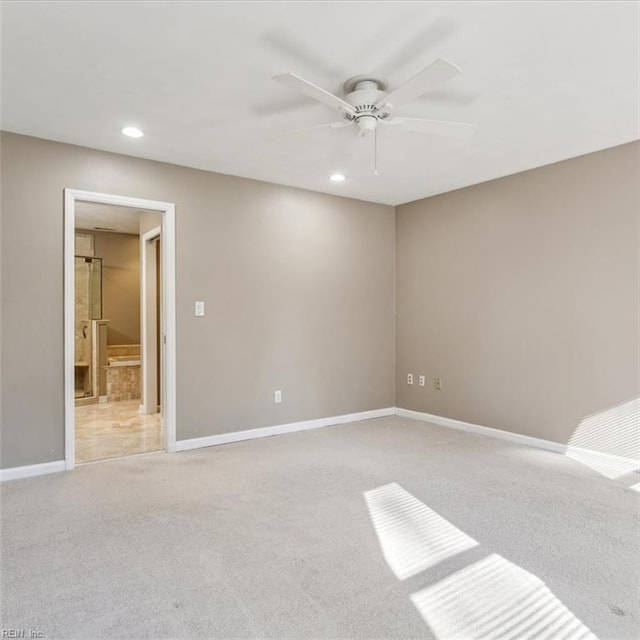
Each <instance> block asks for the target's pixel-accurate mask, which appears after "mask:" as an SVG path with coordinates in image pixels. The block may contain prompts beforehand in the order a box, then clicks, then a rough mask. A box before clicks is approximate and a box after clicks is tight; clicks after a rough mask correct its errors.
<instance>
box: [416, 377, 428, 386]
mask: <svg viewBox="0 0 640 640" xmlns="http://www.w3.org/2000/svg"><path fill="white" fill-rule="evenodd" d="M425 383H426V378H425V377H424V376H418V385H419V386H421V387H424V385H425Z"/></svg>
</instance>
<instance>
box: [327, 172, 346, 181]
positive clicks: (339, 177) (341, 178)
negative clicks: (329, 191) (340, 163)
mask: <svg viewBox="0 0 640 640" xmlns="http://www.w3.org/2000/svg"><path fill="white" fill-rule="evenodd" d="M329 180H331V181H333V182H344V181H345V180H346V178H345V177H344V176H343V175H342V174H341V173H332V174H331V175H330V176H329Z"/></svg>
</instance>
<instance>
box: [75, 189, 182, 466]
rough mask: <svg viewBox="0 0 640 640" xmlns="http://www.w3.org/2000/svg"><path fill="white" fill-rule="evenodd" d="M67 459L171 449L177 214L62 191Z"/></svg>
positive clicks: (159, 206)
mask: <svg viewBox="0 0 640 640" xmlns="http://www.w3.org/2000/svg"><path fill="white" fill-rule="evenodd" d="M64 322H65V459H66V466H67V469H72V468H74V466H75V464H76V463H83V462H92V461H96V460H103V459H109V458H114V457H121V456H124V455H131V454H136V453H147V452H150V451H157V450H163V449H164V450H168V451H173V450H175V207H174V205H173V204H171V203H164V202H156V201H151V200H142V199H139V198H128V197H123V196H117V195H110V194H100V193H94V192H86V191H77V190H72V189H66V190H65V321H64Z"/></svg>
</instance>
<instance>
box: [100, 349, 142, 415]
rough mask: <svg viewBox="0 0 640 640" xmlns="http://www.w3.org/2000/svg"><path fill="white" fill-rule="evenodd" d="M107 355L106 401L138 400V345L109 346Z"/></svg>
mask: <svg viewBox="0 0 640 640" xmlns="http://www.w3.org/2000/svg"><path fill="white" fill-rule="evenodd" d="M107 354H108V364H107V366H106V367H105V374H106V379H107V401H108V402H118V401H121V400H140V364H141V361H140V345H139V344H123V345H109V346H108V347H107Z"/></svg>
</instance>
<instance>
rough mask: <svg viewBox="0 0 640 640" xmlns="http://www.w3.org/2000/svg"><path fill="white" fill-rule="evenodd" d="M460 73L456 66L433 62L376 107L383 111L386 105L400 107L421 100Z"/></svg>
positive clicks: (442, 61) (440, 61)
mask: <svg viewBox="0 0 640 640" xmlns="http://www.w3.org/2000/svg"><path fill="white" fill-rule="evenodd" d="M459 73H460V69H459V68H458V67H456V66H455V65H454V64H451V63H450V62H447V61H446V60H442V58H438V59H437V60H436V61H435V62H432V63H431V64H430V65H429V66H428V67H427V68H426V69H423V70H422V71H421V72H420V73H418V74H416V75H415V76H413V78H411V79H410V80H407V81H406V82H405V83H404V84H401V85H400V86H399V87H398V88H397V89H396V90H395V91H392V92H391V93H390V94H389V95H388V96H386V97H385V98H383V99H382V100H380V102H378V104H376V107H377V108H378V109H382V107H384V106H385V105H387V106H390V107H398V106H400V105H402V104H405V103H406V102H411V100H414V99H415V98H419V97H420V96H421V95H422V94H423V93H426V92H427V91H429V89H433V88H434V87H436V86H438V85H439V84H442V83H443V82H446V81H447V80H451V78H454V77H455V76H457V75H458V74H459Z"/></svg>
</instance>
